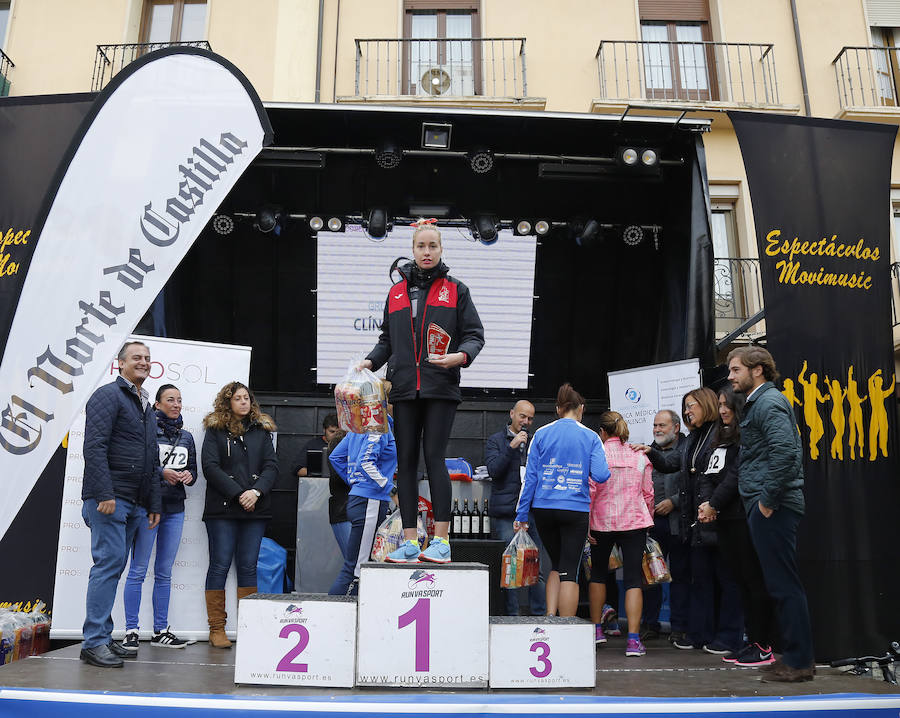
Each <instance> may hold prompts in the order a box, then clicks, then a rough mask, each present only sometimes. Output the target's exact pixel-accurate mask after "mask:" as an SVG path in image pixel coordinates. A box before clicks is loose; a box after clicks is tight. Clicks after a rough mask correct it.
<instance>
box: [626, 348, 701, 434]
mask: <svg viewBox="0 0 900 718" xmlns="http://www.w3.org/2000/svg"><path fill="white" fill-rule="evenodd" d="M699 388H700V360H699V359H684V360H683V361H673V362H667V363H665V364H654V365H652V366H642V367H637V368H635V369H625V370H623V371H612V372H610V373H609V407H610V408H611V409H612V410H613V411H618V412H619V413H620V414H621V415H622V416H623V417H624V418H625V421H627V422H628V431H629V434H630V440H631V441H634V442H639V443H644V444H649V443H650V442H651V441H653V417H654V416H656V413H657V412H658V411H660V410H661V409H671V410H672V411H674V412H675V413H676V414H678V416H679V417H680V416H681V397H682V396H684V395H685V393H687V392H689V391H690V390H691V389H699ZM682 429H684V427H682Z"/></svg>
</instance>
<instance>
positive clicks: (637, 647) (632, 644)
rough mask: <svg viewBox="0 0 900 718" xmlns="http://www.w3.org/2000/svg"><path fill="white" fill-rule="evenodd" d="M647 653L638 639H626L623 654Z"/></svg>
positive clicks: (639, 654)
mask: <svg viewBox="0 0 900 718" xmlns="http://www.w3.org/2000/svg"><path fill="white" fill-rule="evenodd" d="M646 654H647V649H646V648H644V644H643V643H641V641H640V639H637V640H635V639H634V638H629V639H628V644H627V645H626V646H625V655H626V656H644V655H646Z"/></svg>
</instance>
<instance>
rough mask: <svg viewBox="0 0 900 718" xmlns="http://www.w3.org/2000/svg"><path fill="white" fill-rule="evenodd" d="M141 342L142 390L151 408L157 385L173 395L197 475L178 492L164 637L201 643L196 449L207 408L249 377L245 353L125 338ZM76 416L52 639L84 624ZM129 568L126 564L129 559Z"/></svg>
mask: <svg viewBox="0 0 900 718" xmlns="http://www.w3.org/2000/svg"><path fill="white" fill-rule="evenodd" d="M131 339H139V340H141V341H145V342H146V343H147V346H149V348H150V357H151V359H152V365H151V368H150V378H148V379H147V381H146V382H145V383H144V386H145V387H146V389H147V391H148V392H149V394H150V399H151V401H152V400H153V398H154V397H155V396H156V390H157V388H159V387H160V386H161V385H163V384H174V385H175V386H177V387H178V389H179V390H180V391H181V398H182V401H183V405H182V409H181V415H182V416H183V417H184V428H185V430H187V431H189V432H191V434H192V435H193V436H194V442H195V443H196V445H197V469H198V471H199V472H200V476H199V478H198V479H197V482H196V483H195V484H194V485H193V486H187V487H185V490H186V491H187V500H186V501H185V517H184V518H185V520H184V532H183V533H182V537H181V547H180V548H179V549H178V555H177V556H176V557H175V565H174V567H173V568H172V596H171V600H170V602H169V623H170V624H171V625H172V630H173V631H175V633H177V634H179V635H180V636H182V637H185V638H204V637H206V636H207V635H208V633H209V627H208V624H207V621H206V602H205V596H204V590H205V581H206V569H207V567H208V565H209V553H208V550H207V541H206V528H205V527H204V525H203V521H202V518H203V505H204V497H205V495H206V480H205V479H204V477H203V471H202V469H201V468H200V449H201V447H202V446H203V435H204V430H203V417H204V416H206V414H208V413H209V412H210V410H211V409H212V404H213V399H214V398H215V395H216V392H218V390H219V389H221V388H222V386H224V385H225V384H226V383H227V382H229V381H240V382H243V383H245V384H246V383H247V381H248V377H249V376H250V348H249V347H239V346H229V345H224V344H207V343H203V342H191V341H182V340H177V339H160V338H157V337H131ZM116 366H117V365H116V363H115V362H114V361H113V360H112V359H110V360H109V361H108V362H107V363H106V372H105V374H104V376H103V377H102V379H101V380H100V381H99V382H98V383H97V386H100V385H102V384H107V383H109V382H110V381H114V380H115V378H116V376H118V373H119V372H118V369H117V368H116ZM83 444H84V410H83V409H82V411H80V412H79V413H78V415H77V416H76V418H75V422H74V423H73V425H72V428H71V430H70V431H69V446H68V454H67V456H66V481H65V486H64V487H63V503H62V514H61V516H60V527H59V556H58V558H57V562H56V587H55V589H54V591H53V596H54V599H53V630H52V632H51V636H52V637H53V638H81V629H82V625H83V623H84V596H85V592H86V591H87V582H88V574H89V572H90V570H91V566H92V565H93V561H92V560H91V532H90V529H88V528H87V526H85V525H84V521H83V520H82V517H81V504H82V502H81V483H82V476H83V475H84V458H83V457H82V453H81V452H82V447H83ZM155 556H156V551H155V549H154V553H153V555H152V556H151V557H150V564H149V568H148V570H147V577H146V578H145V579H144V590H143V596H142V600H141V613H140V627H141V633H142V634H143V635H144V636H145V637H148V636H149V635H150V632H151V631H152V629H153V606H152V603H151V594H152V591H153V562H154V560H155ZM129 565H130V560H129ZM127 575H128V568H127V567H126V568H125V572H124V573H123V574H122V579H121V580H120V581H119V590H118V591H117V593H116V603H115V607H114V608H113V620H114V622H115V628H116V635H120V634H121V633H123V632H124V629H125V614H124V610H123V607H122V587H123V586H124V585H125V577H126V576H127ZM235 586H236V580H235V576H234V568H232V570H231V572H230V573H229V576H228V588H227V590H226V600H227V602H228V625H227V627H226V628H227V629H228V630H229V631H232V630H234V628H235V626H236V621H235V617H236V600H235Z"/></svg>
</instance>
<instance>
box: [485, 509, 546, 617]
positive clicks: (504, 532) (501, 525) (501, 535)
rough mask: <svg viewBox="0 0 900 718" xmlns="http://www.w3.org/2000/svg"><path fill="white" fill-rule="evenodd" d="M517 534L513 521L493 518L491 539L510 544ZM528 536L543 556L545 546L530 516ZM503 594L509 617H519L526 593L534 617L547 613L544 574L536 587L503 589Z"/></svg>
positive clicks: (540, 576)
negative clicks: (520, 606)
mask: <svg viewBox="0 0 900 718" xmlns="http://www.w3.org/2000/svg"><path fill="white" fill-rule="evenodd" d="M515 533H516V532H515V531H513V519H511V518H509V519H507V518H498V517H495V516H492V517H491V538H493V539H499V540H500V541H503V543H505V544H508V543H509V542H510V541H512V537H513V535H514V534H515ZM528 535H529V536H531V540H532V541H534V542H535V543H536V544H537V547H538V552H539V553H541V554H543V544H542V543H541V538H540V536H538V532H537V528H536V527H535V524H534V517H533V516H531V515H529V516H528ZM500 590H501V591H502V592H503V597H504V603H505V606H506V615H507V616H518V615H519V604H520V603H521V602H522V601H524V600H525V593H526V592H527V593H528V600H529V603H530V604H531V615H532V616H544V615H546V613H547V588H546V585H545V583H544V575H543V573H539V574H538V582H537V583H536V584H534V586H529V587H528V588H501V589H500Z"/></svg>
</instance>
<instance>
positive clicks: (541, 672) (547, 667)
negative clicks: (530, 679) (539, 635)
mask: <svg viewBox="0 0 900 718" xmlns="http://www.w3.org/2000/svg"><path fill="white" fill-rule="evenodd" d="M528 650H529V651H531V652H532V653H536V652H538V651H540V655H539V656H538V657H537V659H538V663H542V664H543V667H542V668H540V669H538V668H535V667H534V666H532V667H531V668H529V669H528V670H529V671H531V675H533V676H534V677H535V678H545V677H547V676H549V675H550V671H552V670H553V664H552V663H550V659H549V658H547V656H549V655H550V646H548V645H547V644H546V643H544V642H543V641H538V642H537V643H532V644H531V648H529V649H528Z"/></svg>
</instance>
